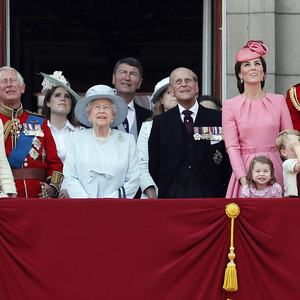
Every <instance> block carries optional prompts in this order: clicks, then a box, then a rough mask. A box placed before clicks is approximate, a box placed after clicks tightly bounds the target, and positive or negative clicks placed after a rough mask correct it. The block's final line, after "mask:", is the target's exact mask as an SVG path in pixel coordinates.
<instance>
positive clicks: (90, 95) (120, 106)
mask: <svg viewBox="0 0 300 300" xmlns="http://www.w3.org/2000/svg"><path fill="white" fill-rule="evenodd" d="M116 93H117V90H116V89H112V88H111V87H109V86H107V85H101V84H100V85H94V86H92V87H91V88H89V89H88V91H87V92H86V94H85V97H84V98H83V99H81V100H80V101H79V102H78V103H77V104H76V106H75V117H76V119H77V120H78V121H79V122H80V123H82V124H84V125H85V126H87V127H92V126H93V124H92V123H91V122H90V121H89V119H88V116H87V114H86V112H85V108H86V106H87V105H88V104H89V103H90V102H91V101H93V100H96V99H109V100H110V101H111V102H112V103H113V104H115V105H116V107H117V112H116V115H115V116H114V120H113V122H112V123H111V124H110V127H112V128H113V127H117V126H118V125H120V124H121V123H122V122H123V121H124V120H125V119H126V117H127V112H128V107H127V104H126V102H125V101H124V100H123V99H122V98H121V97H119V96H116Z"/></svg>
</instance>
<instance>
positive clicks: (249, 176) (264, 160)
mask: <svg viewBox="0 0 300 300" xmlns="http://www.w3.org/2000/svg"><path fill="white" fill-rule="evenodd" d="M258 162H259V163H261V164H265V165H269V166H270V170H271V179H270V181H269V182H268V185H273V184H274V183H275V182H277V180H276V177H275V170H274V166H273V163H272V161H271V160H270V159H269V158H268V157H266V156H263V155H261V156H256V157H255V158H253V159H252V160H251V162H250V166H249V170H248V174H247V177H246V180H247V182H248V183H249V184H253V185H254V186H255V187H256V183H255V182H254V181H253V179H252V172H253V167H254V164H255V163H258Z"/></svg>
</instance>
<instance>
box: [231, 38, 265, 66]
mask: <svg viewBox="0 0 300 300" xmlns="http://www.w3.org/2000/svg"><path fill="white" fill-rule="evenodd" d="M267 53H268V48H267V47H266V46H265V45H264V42H263V41H253V40H251V41H249V42H248V43H247V45H246V46H245V47H243V48H242V49H241V50H240V51H239V52H238V53H237V54H236V56H235V60H236V61H238V62H243V61H248V60H251V59H255V58H258V57H261V56H264V55H266V54H267Z"/></svg>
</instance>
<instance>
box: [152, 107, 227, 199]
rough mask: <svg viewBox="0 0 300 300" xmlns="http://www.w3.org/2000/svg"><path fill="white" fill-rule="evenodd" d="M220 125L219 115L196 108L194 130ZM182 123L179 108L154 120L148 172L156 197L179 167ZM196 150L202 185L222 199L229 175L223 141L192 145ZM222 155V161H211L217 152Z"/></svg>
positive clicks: (200, 142)
mask: <svg viewBox="0 0 300 300" xmlns="http://www.w3.org/2000/svg"><path fill="white" fill-rule="evenodd" d="M206 126H220V127H221V126H222V120H221V113H220V112H219V111H216V110H213V109H208V108H205V107H203V106H202V105H199V110H198V113H197V116H196V119H195V122H194V127H206ZM183 129H184V126H182V120H181V118H180V112H179V108H178V106H176V107H174V108H172V109H171V110H169V111H167V112H166V113H163V114H161V115H159V116H156V117H154V119H153V126H152V129H151V134H150V137H149V147H148V148H149V171H150V174H151V176H152V178H153V180H154V181H155V183H156V184H157V186H158V195H159V197H160V198H161V197H162V198H163V197H164V192H165V190H166V188H167V186H168V184H169V183H170V181H171V179H172V177H173V175H174V174H175V171H177V168H179V167H180V163H181V161H182V160H183V157H184V154H185V149H184V144H183ZM195 145H196V147H197V161H196V162H194V164H195V165H194V166H193V168H195V167H197V168H199V169H200V173H201V175H202V176H201V178H200V180H201V183H204V184H205V183H207V184H208V185H209V186H210V188H211V190H212V191H213V195H214V197H225V194H226V189H227V185H228V182H229V178H230V175H231V167H230V163H229V158H228V155H227V153H226V150H225V144H224V141H221V142H219V143H215V144H211V142H210V141H208V140H199V141H196V142H195ZM217 151H219V152H220V153H221V155H222V161H221V163H220V164H217V163H216V162H215V161H214V157H215V155H216V153H218V152H217Z"/></svg>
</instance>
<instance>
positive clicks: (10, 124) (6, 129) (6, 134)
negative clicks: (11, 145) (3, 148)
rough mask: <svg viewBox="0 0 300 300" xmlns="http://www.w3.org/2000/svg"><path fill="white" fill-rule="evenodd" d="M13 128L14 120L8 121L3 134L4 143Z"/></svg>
mask: <svg viewBox="0 0 300 300" xmlns="http://www.w3.org/2000/svg"><path fill="white" fill-rule="evenodd" d="M12 128H13V122H12V120H9V121H7V122H6V123H5V124H4V126H3V133H4V143H5V141H6V139H7V137H8V135H9V134H10V131H11V129H12Z"/></svg>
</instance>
